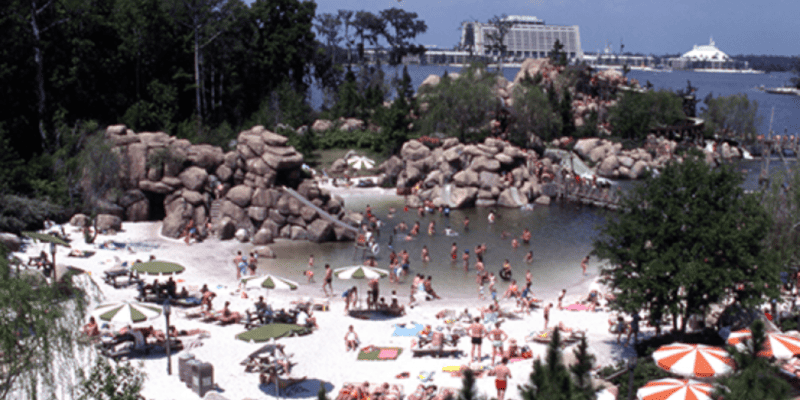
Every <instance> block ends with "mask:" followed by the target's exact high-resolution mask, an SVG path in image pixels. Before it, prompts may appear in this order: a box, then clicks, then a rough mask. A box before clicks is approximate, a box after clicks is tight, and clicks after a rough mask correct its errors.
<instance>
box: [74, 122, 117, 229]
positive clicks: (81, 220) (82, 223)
mask: <svg viewBox="0 0 800 400" xmlns="http://www.w3.org/2000/svg"><path fill="white" fill-rule="evenodd" d="M121 126H122V127H124V126H125V125H121ZM69 224H70V225H72V226H77V227H78V228H83V227H86V226H89V217H87V216H86V214H75V215H73V216H72V218H70V219H69Z"/></svg>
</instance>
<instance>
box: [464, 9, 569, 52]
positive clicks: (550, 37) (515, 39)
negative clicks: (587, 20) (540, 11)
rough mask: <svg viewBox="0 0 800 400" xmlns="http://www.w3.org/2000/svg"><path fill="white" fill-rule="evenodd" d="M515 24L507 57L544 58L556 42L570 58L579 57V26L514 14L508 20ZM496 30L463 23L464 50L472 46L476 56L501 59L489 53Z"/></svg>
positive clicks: (473, 23) (475, 23)
mask: <svg viewBox="0 0 800 400" xmlns="http://www.w3.org/2000/svg"><path fill="white" fill-rule="evenodd" d="M506 21H510V22H511V23H512V24H513V25H512V27H511V30H510V31H509V32H508V33H507V34H506V37H505V41H504V42H505V45H506V57H510V58H515V59H525V58H545V57H547V56H548V54H549V53H550V51H552V50H553V44H554V43H555V42H556V40H559V41H561V44H563V45H564V51H565V52H566V53H567V57H568V58H569V59H575V58H580V57H581V56H582V52H581V34H580V30H579V29H578V26H577V25H571V26H561V25H545V23H544V21H543V20H541V19H539V18H536V17H529V16H521V15H511V16H508V17H506ZM496 31H497V28H495V27H494V26H492V25H489V24H487V23H482V22H464V24H463V25H462V28H461V47H462V48H463V49H466V48H468V47H469V46H473V54H477V55H485V56H499V55H500V54H499V52H498V51H496V50H495V51H490V50H489V48H490V46H491V45H492V41H491V39H490V38H489V34H490V33H492V32H496Z"/></svg>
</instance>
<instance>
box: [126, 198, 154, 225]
mask: <svg viewBox="0 0 800 400" xmlns="http://www.w3.org/2000/svg"><path fill="white" fill-rule="evenodd" d="M149 218H150V201H149V200H147V199H146V198H145V199H142V200H139V201H137V202H135V203H133V204H130V205H128V206H127V207H125V220H127V221H133V222H138V221H147V220H148V219H149Z"/></svg>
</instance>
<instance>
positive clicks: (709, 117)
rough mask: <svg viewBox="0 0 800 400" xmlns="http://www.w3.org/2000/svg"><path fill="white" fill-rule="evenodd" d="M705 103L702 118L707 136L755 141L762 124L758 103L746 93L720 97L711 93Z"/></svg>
mask: <svg viewBox="0 0 800 400" xmlns="http://www.w3.org/2000/svg"><path fill="white" fill-rule="evenodd" d="M703 103H704V107H703V109H702V110H701V112H700V118H702V119H703V120H704V121H705V123H706V132H707V136H710V135H713V134H719V135H720V136H722V137H726V138H735V139H740V140H748V141H752V140H755V138H756V133H757V131H758V130H757V128H756V127H757V126H758V125H759V124H760V123H761V117H759V116H758V102H757V101H755V100H752V101H750V99H748V98H747V94H744V93H739V94H732V95H730V96H718V97H714V96H713V95H712V94H711V93H709V94H708V96H706V98H705V100H703Z"/></svg>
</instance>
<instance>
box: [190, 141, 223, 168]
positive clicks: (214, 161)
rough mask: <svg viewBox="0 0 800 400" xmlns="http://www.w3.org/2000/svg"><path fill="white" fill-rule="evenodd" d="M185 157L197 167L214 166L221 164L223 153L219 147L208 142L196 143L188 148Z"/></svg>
mask: <svg viewBox="0 0 800 400" xmlns="http://www.w3.org/2000/svg"><path fill="white" fill-rule="evenodd" d="M186 157H187V159H188V160H189V161H191V162H192V164H194V165H196V166H198V167H201V168H216V167H217V165H220V164H222V161H223V159H224V158H225V153H223V152H222V149H221V148H219V147H216V146H212V145H210V144H196V145H193V146H191V147H190V148H189V152H188V154H187V155H186Z"/></svg>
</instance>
